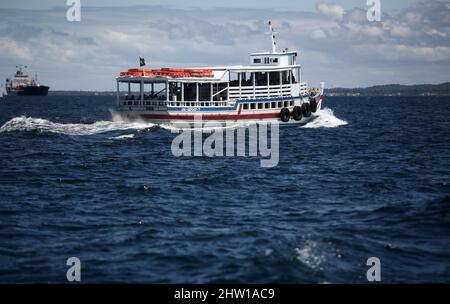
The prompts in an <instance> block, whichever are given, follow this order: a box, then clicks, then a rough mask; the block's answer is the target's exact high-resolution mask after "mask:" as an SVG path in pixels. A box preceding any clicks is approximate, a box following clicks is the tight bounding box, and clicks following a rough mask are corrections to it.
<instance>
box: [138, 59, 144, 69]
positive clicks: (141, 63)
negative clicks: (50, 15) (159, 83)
mask: <svg viewBox="0 0 450 304" xmlns="http://www.w3.org/2000/svg"><path fill="white" fill-rule="evenodd" d="M144 65H145V59H144V58H141V57H139V66H141V67H143V66H144Z"/></svg>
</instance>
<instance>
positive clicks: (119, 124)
mask: <svg viewBox="0 0 450 304" xmlns="http://www.w3.org/2000/svg"><path fill="white" fill-rule="evenodd" d="M154 126H155V124H152V123H144V122H126V121H121V120H113V121H103V120H102V121H97V122H94V123H91V124H84V123H79V124H70V123H69V124H65V123H55V122H52V121H50V120H47V119H42V118H33V117H25V116H19V117H15V118H13V119H11V120H9V121H8V122H6V123H5V124H4V125H3V126H1V127H0V133H5V132H40V133H56V134H64V135H94V134H99V133H106V132H112V131H122V130H143V129H148V128H152V127H154Z"/></svg>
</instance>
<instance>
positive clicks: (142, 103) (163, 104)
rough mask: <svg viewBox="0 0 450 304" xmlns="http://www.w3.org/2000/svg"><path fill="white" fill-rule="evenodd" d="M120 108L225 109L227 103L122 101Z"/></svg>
mask: <svg viewBox="0 0 450 304" xmlns="http://www.w3.org/2000/svg"><path fill="white" fill-rule="evenodd" d="M120 104H121V105H122V106H142V107H146V106H153V107H155V106H157V107H226V106H229V103H228V102H227V101H167V100H145V99H144V100H140V99H137V100H132V99H129V100H124V101H122V102H121V103H120Z"/></svg>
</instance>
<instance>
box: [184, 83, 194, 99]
mask: <svg viewBox="0 0 450 304" xmlns="http://www.w3.org/2000/svg"><path fill="white" fill-rule="evenodd" d="M184 100H186V101H192V100H197V86H196V84H195V83H185V84H184Z"/></svg>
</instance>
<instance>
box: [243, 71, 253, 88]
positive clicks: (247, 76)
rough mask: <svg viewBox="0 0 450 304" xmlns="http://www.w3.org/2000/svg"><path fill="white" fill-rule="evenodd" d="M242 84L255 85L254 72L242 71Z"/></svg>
mask: <svg viewBox="0 0 450 304" xmlns="http://www.w3.org/2000/svg"><path fill="white" fill-rule="evenodd" d="M241 86H243V87H246V86H253V73H250V72H242V73H241Z"/></svg>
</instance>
